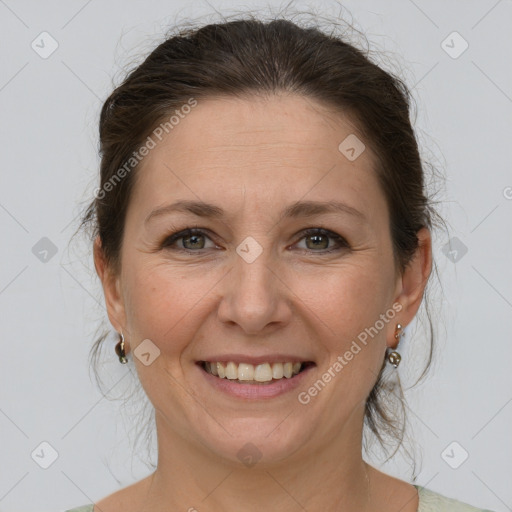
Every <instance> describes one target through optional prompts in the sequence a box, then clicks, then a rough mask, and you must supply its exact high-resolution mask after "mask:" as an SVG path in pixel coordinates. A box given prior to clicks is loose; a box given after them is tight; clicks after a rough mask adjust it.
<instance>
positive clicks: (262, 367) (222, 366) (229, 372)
mask: <svg viewBox="0 0 512 512" xmlns="http://www.w3.org/2000/svg"><path fill="white" fill-rule="evenodd" d="M197 364H198V365H199V366H200V367H201V368H202V369H203V370H204V371H205V372H207V373H209V374H210V375H213V376H215V377H218V378H219V379H227V380H230V381H232V382H237V383H238V384H260V385H261V384H262V385H265V384H272V383H274V382H277V381H279V380H282V379H293V377H295V376H296V375H298V374H299V373H301V372H303V371H304V370H306V369H307V368H310V367H311V366H315V363H314V362H312V361H305V362H302V363H299V362H295V363H292V362H284V363H262V364H258V365H253V364H250V363H239V364H237V363H234V362H233V361H229V362H227V363H225V362H219V361H215V362H211V361H198V363H197Z"/></svg>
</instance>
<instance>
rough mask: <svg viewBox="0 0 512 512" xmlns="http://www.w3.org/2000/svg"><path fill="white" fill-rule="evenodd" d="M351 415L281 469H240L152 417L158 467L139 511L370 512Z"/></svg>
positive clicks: (358, 425)
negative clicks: (338, 429)
mask: <svg viewBox="0 0 512 512" xmlns="http://www.w3.org/2000/svg"><path fill="white" fill-rule="evenodd" d="M353 416H354V418H353V421H349V422H347V424H346V426H345V428H344V429H343V432H340V433H336V435H335V436H332V437H331V438H330V437H329V436H325V437H322V439H324V441H323V442H321V443H318V442H316V443H315V445H314V446H313V444H311V445H310V446H304V447H301V449H300V450H298V451H297V452H295V453H294V454H293V455H291V456H290V457H287V458H286V459H285V460H282V461H281V462H273V463H266V464H265V465H263V464H262V463H256V464H254V465H253V466H251V467H245V466H244V465H242V464H240V463H235V462H232V461H230V460H227V459H220V458H219V457H217V456H212V454H211V453H208V451H207V450H205V448H203V447H202V446H198V443H191V442H190V440H189V439H184V438H183V437H180V436H178V435H177V434H176V432H175V431H174V430H172V429H170V428H169V425H168V424H166V421H165V419H163V418H161V417H159V415H158V412H157V416H156V419H157V433H158V453H159V459H158V467H157V469H156V471H155V473H154V474H153V475H152V476H151V478H150V479H149V480H148V491H147V493H146V498H145V499H143V501H142V507H141V510H142V512H149V511H150V510H151V511H152V512H160V511H162V512H163V511H164V510H165V511H168V510H169V509H171V508H172V509H173V510H174V509H176V510H187V511H190V512H194V511H195V510H196V511H199V510H200V511H201V512H217V511H219V510H244V512H245V511H246V512H257V511H261V510H280V511H282V512H292V511H293V512H296V511H297V510H300V509H303V510H308V511H310V512H315V511H320V510H321V511H325V510H344V511H352V510H353V511H356V510H357V511H369V510H371V509H372V501H374V498H375V497H374V496H373V493H372V492H371V477H369V475H371V471H370V470H371V469H372V468H371V467H369V466H368V465H367V464H366V463H365V462H364V461H363V459H362V456H361V435H362V417H360V418H356V417H355V416H356V415H353ZM357 416H360V415H357Z"/></svg>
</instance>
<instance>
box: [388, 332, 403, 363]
mask: <svg viewBox="0 0 512 512" xmlns="http://www.w3.org/2000/svg"><path fill="white" fill-rule="evenodd" d="M402 331H403V327H402V326H401V324H396V329H395V340H396V346H398V344H399V343H400V337H401V336H402V334H403V333H402ZM387 357H388V361H389V362H390V363H391V364H392V365H393V366H394V367H395V368H398V365H399V364H400V361H401V360H402V356H401V355H400V354H399V353H398V352H397V351H396V350H393V351H392V352H390V353H389V354H388V356H387Z"/></svg>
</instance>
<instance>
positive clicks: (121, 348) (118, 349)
mask: <svg viewBox="0 0 512 512" xmlns="http://www.w3.org/2000/svg"><path fill="white" fill-rule="evenodd" d="M115 350H116V354H117V355H118V356H119V362H120V363H122V364H126V363H127V362H128V359H127V358H126V353H125V351H124V336H123V333H121V334H119V341H118V342H117V345H116V349H115Z"/></svg>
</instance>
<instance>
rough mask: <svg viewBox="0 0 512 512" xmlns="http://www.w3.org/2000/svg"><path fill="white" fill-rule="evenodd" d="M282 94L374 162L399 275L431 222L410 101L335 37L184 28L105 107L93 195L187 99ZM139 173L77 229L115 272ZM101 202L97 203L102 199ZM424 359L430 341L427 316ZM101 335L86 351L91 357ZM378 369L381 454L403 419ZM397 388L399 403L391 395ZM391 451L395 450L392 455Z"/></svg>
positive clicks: (94, 206)
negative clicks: (340, 124)
mask: <svg viewBox="0 0 512 512" xmlns="http://www.w3.org/2000/svg"><path fill="white" fill-rule="evenodd" d="M279 92H286V93H296V94H299V95H302V96H304V97H307V98H312V99H315V100H317V101H319V102H321V103H322V104H324V105H327V106H329V107H330V108H332V109H334V110H335V111H339V112H343V113H346V114H348V116H349V118H350V119H351V120H352V122H353V123H354V124H355V125H356V126H357V128H358V131H359V133H360V134H361V136H362V137H363V140H364V142H365V144H368V145H369V146H370V147H371V148H372V150H373V153H374V154H375V155H376V156H377V158H378V165H377V166H376V168H375V172H376V173H377V176H378V179H379V180H380V184H381V186H382V190H383V192H384V194H385V196H386V199H387V204H388V207H389V212H390V228H391V236H392V243H393V247H394V253H395V259H396V263H397V269H398V270H399V271H403V269H404V268H405V267H406V266H407V264H408V262H409V261H410V259H411V257H412V255H413V254H414V252H415V250H416V249H417V247H418V238H417V236H416V234H417V232H418V230H420V229H421V228H422V227H428V228H431V227H432V224H433V220H434V219H436V218H438V216H437V214H436V213H435V210H434V209H433V207H432V201H430V200H429V199H428V198H427V195H426V192H425V177H424V166H423V165H422V161H421V158H420V155H419V151H418V145H417V141H416V138H415V133H414V131H413V128H412V126H411V122H410V120H409V107H410V102H411V95H410V92H409V91H408V88H407V87H406V85H405V84H404V83H403V81H402V80H401V79H399V78H398V77H396V76H394V75H392V74H390V73H389V72H386V71H385V70H384V69H382V68H381V67H379V66H378V65H376V64H375V63H373V62H372V61H371V60H370V59H369V58H368V57H367V56H365V54H364V52H363V51H362V50H360V49H358V48H356V47H355V46H353V45H352V44H349V43H348V42H346V41H345V40H343V38H342V37H338V36H333V35H328V34H326V33H324V32H323V31H321V30H320V29H318V28H315V27H300V26H299V25H297V24H296V23H293V22H291V21H289V20H286V19H274V20H272V21H269V22H263V21H260V20H257V19H254V18H252V17H246V19H238V20H235V21H229V22H225V23H218V24H209V25H206V26H202V27H201V28H199V29H197V28H193V29H190V28H188V29H185V30H182V31H181V32H179V33H177V34H176V35H173V36H172V37H169V38H168V39H166V40H165V41H164V42H162V43H161V44H160V45H159V46H158V47H156V48H155V49H154V50H153V51H152V52H151V54H150V55H149V56H148V57H147V58H146V59H145V60H144V62H142V64H140V65H139V66H138V67H136V69H134V70H133V71H131V72H130V73H129V74H128V76H127V77H126V78H125V80H124V81H123V82H122V83H121V85H119V86H118V87H117V88H116V89H115V90H114V91H113V92H112V94H111V95H110V96H109V97H108V98H107V100H106V101H105V103H104V105H103V108H102V110H101V117H100V124H99V135H100V154H101V172H100V189H101V190H105V185H106V184H107V183H108V182H110V183H112V179H113V178H114V177H115V175H116V173H117V172H118V170H119V169H120V168H122V166H123V165H124V164H125V163H126V162H127V161H128V160H129V159H130V157H131V156H132V155H133V154H134V152H135V151H137V149H138V148H139V147H140V146H141V145H143V144H144V141H145V140H146V139H147V137H148V136H149V135H150V134H151V132H152V131H153V130H154V129H155V127H156V126H158V125H159V124H160V123H162V121H163V120H165V119H169V116H170V115H172V113H173V112H174V111H175V110H176V109H179V108H180V107H181V106H182V105H184V104H186V103H187V102H188V101H189V100H190V98H195V99H196V100H200V99H201V98H208V97H213V96H226V95H228V96H240V97H241V96H244V97H247V95H248V94H267V95H271V94H273V93H279ZM136 171H137V167H136V166H135V167H134V169H133V171H131V172H128V173H126V176H124V177H123V179H121V180H118V183H116V184H115V186H113V187H109V188H111V190H110V191H109V192H108V193H106V194H105V193H102V194H99V195H97V197H96V199H95V200H94V201H92V203H91V204H90V205H89V206H88V208H87V211H86V212H85V215H84V217H83V219H82V226H85V225H92V227H93V233H92V238H95V237H96V235H99V237H100V240H101V245H102V249H103V251H104V255H105V257H106V260H107V262H108V263H109V265H110V266H111V268H112V269H113V270H114V271H115V272H117V271H119V268H120V248H121V242H122V238H123V228H124V220H125V213H126V210H127V206H128V204H129V201H130V195H131V191H132V189H133V186H134V182H135V181H134V180H135V179H136V176H137V172H136ZM100 195H101V196H102V197H100ZM427 317H428V322H427V323H428V326H429V328H430V329H429V332H430V336H429V341H430V351H429V356H428V362H427V364H426V366H425V369H424V371H423V373H422V375H421V376H420V378H419V379H418V381H419V380H420V379H421V378H422V377H423V375H425V373H426V371H427V369H428V368H429V366H430V363H431V361H432V351H433V334H432V323H431V321H430V316H429V315H428V309H427ZM107 335H108V333H104V334H103V335H102V336H100V337H99V338H98V339H97V341H96V343H95V345H94V346H93V348H92V350H91V355H92V354H93V353H94V354H95V356H97V351H98V349H99V347H100V345H101V344H102V342H103V341H104V340H105V338H106V336H107ZM385 366H386V362H385V361H384V362H383V365H382V369H381V371H380V373H379V375H378V378H377V380H376V383H375V386H374V388H373V389H372V391H371V393H370V394H369V396H368V399H367V402H366V411H365V424H366V426H367V427H368V428H369V429H370V431H371V432H373V433H374V434H375V436H376V437H377V439H378V440H379V442H380V444H381V445H382V447H383V448H385V444H386V443H385V439H384V435H385V434H389V435H390V436H391V438H394V439H395V440H396V441H398V446H397V449H398V448H399V447H400V445H401V443H402V441H403V435H404V427H405V415H404V414H401V413H399V412H397V410H396V408H395V407H394V406H393V405H392V402H393V397H394V398H395V399H396V398H398V404H399V407H401V412H402V413H405V410H404V407H403V404H402V396H403V395H402V388H401V385H400V382H399V380H398V383H397V385H396V386H397V387H396V386H390V385H389V383H386V382H385V380H384V379H383V373H384V369H385ZM396 389H398V397H397V396H396V395H395V393H394V391H396ZM395 451H396V450H395Z"/></svg>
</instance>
